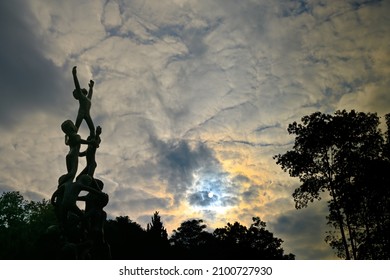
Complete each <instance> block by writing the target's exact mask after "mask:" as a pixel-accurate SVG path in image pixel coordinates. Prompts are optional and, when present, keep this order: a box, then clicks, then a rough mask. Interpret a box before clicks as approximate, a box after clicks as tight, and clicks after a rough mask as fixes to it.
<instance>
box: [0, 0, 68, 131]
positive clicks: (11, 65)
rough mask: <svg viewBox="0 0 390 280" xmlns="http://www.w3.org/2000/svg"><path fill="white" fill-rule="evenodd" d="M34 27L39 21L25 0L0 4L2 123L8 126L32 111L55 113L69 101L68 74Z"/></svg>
mask: <svg viewBox="0 0 390 280" xmlns="http://www.w3.org/2000/svg"><path fill="white" fill-rule="evenodd" d="M34 27H36V21H35V20H34V18H33V16H32V14H31V11H30V10H29V9H28V6H27V5H25V3H24V2H23V1H12V2H9V1H5V2H4V1H3V2H2V3H1V4H0V37H1V38H2V43H1V52H0V64H1V68H0V93H1V103H0V122H1V124H2V125H4V126H6V125H10V123H13V122H15V121H18V120H20V119H22V118H24V117H25V116H26V115H28V114H29V113H31V111H36V110H46V111H47V112H49V113H50V114H55V112H57V111H58V110H59V108H61V107H63V106H65V105H66V104H69V102H68V101H67V98H64V96H65V94H66V93H67V90H66V87H65V83H64V75H63V73H62V71H61V69H58V68H57V67H55V65H54V64H53V63H52V62H51V61H49V60H48V59H46V58H45V57H44V55H43V53H42V52H41V50H40V47H41V42H40V41H39V38H38V37H37V36H36V35H37V33H36V31H37V30H36V29H34ZM68 92H69V90H68Z"/></svg>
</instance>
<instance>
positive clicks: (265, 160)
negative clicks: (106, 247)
mask: <svg viewBox="0 0 390 280" xmlns="http://www.w3.org/2000/svg"><path fill="white" fill-rule="evenodd" d="M389 5H390V2H389V1H378V0H376V1H369V0H362V1H360V0H353V1H352V0H351V1H326V0H321V1H320V0H312V1H304V0H299V1H298V0H297V1H287V0H276V1H265V0H260V1H244V2H242V1H241V2H238V1H233V0H223V1H221V0H213V1H198V2H194V1H179V2H175V1H168V2H162V1H120V0H118V1H103V2H102V1H92V0H91V1H75V0H70V1H49V0H38V1H22V0H15V1H2V2H1V4H0V22H1V24H0V35H1V38H2V44H1V52H0V61H1V63H2V68H1V70H0V74H1V75H0V94H1V99H2V102H1V103H0V125H1V126H0V137H1V139H2V141H1V143H0V157H1V159H2V160H1V161H0V171H1V172H0V190H1V191H5V190H14V189H17V190H20V191H21V192H22V193H23V194H24V195H25V196H26V198H29V199H32V198H34V199H36V198H38V197H42V198H48V197H50V195H51V193H52V191H53V190H54V189H55V187H56V186H55V184H56V182H57V178H58V176H60V175H61V174H63V173H64V171H65V159H64V157H65V154H66V153H67V147H66V146H65V145H64V143H63V133H62V132H61V130H60V128H59V126H60V124H61V123H62V121H64V120H65V119H73V118H75V114H76V112H77V103H76V101H75V100H73V97H72V95H71V92H72V90H73V83H72V80H71V72H70V71H71V68H72V66H74V65H77V66H78V70H79V78H80V82H81V83H82V85H83V86H84V87H85V86H86V85H87V84H88V81H89V79H91V78H92V79H94V80H95V82H96V88H95V93H94V97H93V104H92V109H91V115H92V116H93V118H94V121H95V123H96V125H101V126H102V128H103V134H102V145H101V147H100V148H99V151H98V154H97V160H98V164H99V165H98V168H97V171H96V174H97V176H98V177H99V178H101V179H102V180H103V181H104V182H105V190H106V191H107V192H108V193H109V194H110V199H111V201H110V203H109V205H108V206H107V211H108V212H109V213H110V215H111V216H112V217H114V216H116V215H129V216H130V217H131V218H132V219H138V220H139V221H142V222H145V219H146V217H149V216H151V215H152V213H153V212H154V211H155V210H160V211H161V212H160V213H161V214H162V215H163V216H164V217H166V220H165V221H166V222H167V227H168V229H169V230H173V229H174V228H175V227H176V226H177V225H178V224H179V223H180V222H181V221H182V220H184V219H186V218H188V217H189V216H198V217H203V218H207V219H210V225H211V226H216V225H218V226H223V223H225V222H226V221H230V222H232V221H234V220H239V221H241V222H242V223H244V224H248V223H250V221H251V220H250V219H251V217H252V216H260V217H261V218H262V219H263V220H265V221H270V224H272V228H273V229H274V230H275V234H276V235H278V233H280V234H282V235H283V236H282V237H283V239H284V240H285V243H284V244H285V246H286V247H287V248H289V249H290V248H291V249H290V250H291V252H292V253H295V252H294V250H293V249H294V246H295V248H298V249H297V250H299V254H298V255H299V256H300V258H316V257H318V258H330V257H333V254H332V252H331V251H330V250H329V249H328V248H327V247H326V246H327V245H326V244H324V242H323V236H321V232H322V231H323V229H324V228H323V224H321V220H319V219H318V217H320V216H322V217H325V214H326V208H325V207H323V206H320V205H318V206H317V205H315V204H313V205H311V208H312V209H313V212H312V213H309V212H299V211H295V210H293V208H294V205H293V202H292V198H291V193H292V191H293V190H294V188H295V187H296V186H297V184H298V182H297V181H296V180H292V179H291V178H289V177H288V176H287V175H286V174H284V173H283V172H282V171H281V170H280V168H279V167H278V166H276V165H275V162H274V161H273V160H272V156H273V155H275V154H278V153H283V152H284V151H286V150H287V149H289V148H290V147H291V144H292V141H293V139H292V138H291V137H290V136H289V135H287V133H286V127H287V125H288V123H291V122H292V121H297V120H299V119H300V118H301V117H302V116H303V115H306V114H310V113H312V112H314V111H318V110H319V111H323V112H327V113H332V112H333V111H335V110H337V109H352V108H353V109H357V110H361V111H372V112H378V113H379V114H380V115H383V114H385V113H388V111H389V107H390V106H389V105H390V99H389V97H388V96H389V95H388V94H387V93H388V88H389V85H390V79H389V70H388V69H390V56H389V51H388V50H389V42H390V35H389V34H390V32H389V26H390V22H389V21H390V18H389V17H388V13H389V10H390V9H389ZM80 134H81V135H82V137H86V135H87V133H86V129H85V127H84V126H83V127H82V128H81V131H80ZM314 213H315V215H314ZM271 222H272V223H271ZM297 225H302V226H301V227H300V229H302V230H304V232H300V233H299V236H302V237H304V236H308V234H309V233H310V234H309V235H310V236H311V237H312V238H311V239H310V242H308V241H307V240H308V239H305V238H301V239H296V238H294V236H296V234H298V231H297ZM304 225H306V226H304ZM309 225H310V226H309ZM313 232H318V234H315V233H313ZM315 238H316V239H315ZM310 247H312V248H314V247H315V248H317V249H316V250H314V251H310V253H307V252H308V250H309V248H310ZM305 252H306V253H305ZM313 252H314V253H313ZM305 254H306V255H305Z"/></svg>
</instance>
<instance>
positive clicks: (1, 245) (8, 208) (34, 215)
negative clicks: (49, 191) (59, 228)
mask: <svg viewBox="0 0 390 280" xmlns="http://www.w3.org/2000/svg"><path fill="white" fill-rule="evenodd" d="M55 224H56V217H55V214H54V211H53V208H52V206H51V204H50V203H49V201H47V200H42V201H39V202H34V201H31V202H30V201H27V200H25V199H24V198H23V196H22V195H21V194H20V193H19V192H17V191H14V192H5V193H3V194H2V195H1V196H0V259H32V258H45V257H46V255H45V254H44V253H45V250H46V249H47V248H46V246H45V245H44V244H41V243H40V237H41V236H42V235H43V234H44V233H45V232H46V230H47V228H48V227H49V226H51V225H55Z"/></svg>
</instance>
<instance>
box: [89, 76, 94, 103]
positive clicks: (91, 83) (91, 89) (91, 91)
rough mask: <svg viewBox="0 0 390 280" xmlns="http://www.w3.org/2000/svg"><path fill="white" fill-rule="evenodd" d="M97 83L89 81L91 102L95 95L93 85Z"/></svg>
mask: <svg viewBox="0 0 390 280" xmlns="http://www.w3.org/2000/svg"><path fill="white" fill-rule="evenodd" d="M94 84H95V82H94V81H93V80H90V81H89V84H88V85H89V91H88V98H89V99H90V100H91V99H92V93H93V85H94Z"/></svg>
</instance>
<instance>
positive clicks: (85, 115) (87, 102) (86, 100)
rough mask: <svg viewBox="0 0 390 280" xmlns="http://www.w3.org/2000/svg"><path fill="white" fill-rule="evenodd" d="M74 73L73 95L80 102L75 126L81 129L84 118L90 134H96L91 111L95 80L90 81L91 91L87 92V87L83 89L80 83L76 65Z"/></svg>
mask: <svg viewBox="0 0 390 280" xmlns="http://www.w3.org/2000/svg"><path fill="white" fill-rule="evenodd" d="M72 74H73V81H74V85H75V87H76V88H75V90H73V97H74V98H75V99H77V100H78V101H79V103H80V107H79V111H78V113H77V118H76V123H75V126H76V127H77V129H79V128H80V125H81V122H82V121H83V119H84V120H85V121H86V122H87V125H88V128H89V132H90V135H91V136H94V135H95V126H94V124H93V121H92V118H91V115H90V112H89V111H90V109H91V99H92V93H93V85H94V81H93V80H90V81H89V91H88V92H87V90H86V89H85V88H83V89H81V88H80V83H79V80H78V78H77V70H76V66H74V67H73V69H72Z"/></svg>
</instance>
